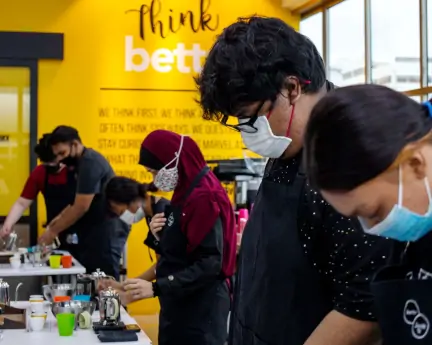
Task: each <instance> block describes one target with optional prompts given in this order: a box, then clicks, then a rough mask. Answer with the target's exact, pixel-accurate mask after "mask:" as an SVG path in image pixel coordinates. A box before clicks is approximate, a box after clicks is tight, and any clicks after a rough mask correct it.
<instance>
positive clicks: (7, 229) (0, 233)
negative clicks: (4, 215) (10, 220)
mask: <svg viewBox="0 0 432 345" xmlns="http://www.w3.org/2000/svg"><path fill="white" fill-rule="evenodd" d="M12 228H13V226H12V225H9V224H7V223H4V224H3V226H2V228H1V230H0V237H6V236H9V235H10V233H11V232H12Z"/></svg>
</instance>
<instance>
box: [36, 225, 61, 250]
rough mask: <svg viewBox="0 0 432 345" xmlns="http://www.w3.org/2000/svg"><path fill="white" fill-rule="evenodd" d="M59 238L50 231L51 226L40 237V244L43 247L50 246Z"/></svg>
mask: <svg viewBox="0 0 432 345" xmlns="http://www.w3.org/2000/svg"><path fill="white" fill-rule="evenodd" d="M56 237H57V234H55V233H54V232H53V231H51V230H50V228H49V226H48V227H47V229H46V230H45V232H44V233H43V234H42V235H41V236H40V237H39V239H38V243H39V244H41V245H46V246H49V245H51V244H52V243H53V242H54V239H55V238H56Z"/></svg>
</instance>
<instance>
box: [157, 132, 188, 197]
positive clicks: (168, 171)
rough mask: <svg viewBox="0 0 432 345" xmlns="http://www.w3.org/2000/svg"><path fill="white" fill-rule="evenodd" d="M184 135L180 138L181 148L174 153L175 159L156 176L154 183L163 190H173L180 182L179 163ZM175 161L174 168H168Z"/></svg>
mask: <svg viewBox="0 0 432 345" xmlns="http://www.w3.org/2000/svg"><path fill="white" fill-rule="evenodd" d="M183 141H184V136H183V135H182V136H181V139H180V148H179V150H178V151H177V152H175V153H174V156H175V157H174V159H173V160H172V161H170V162H169V163H168V164H167V165H165V166H164V167H163V168H162V169H161V170H159V171H158V173H157V174H156V176H155V177H154V181H153V183H154V185H155V186H156V188H158V189H159V190H161V191H163V192H172V191H173V190H174V189H175V188H176V187H177V183H178V179H179V176H178V168H177V167H178V163H179V161H180V152H181V150H182V148H183ZM174 162H175V166H174V167H172V168H168V167H169V166H170V165H171V164H173V163H174Z"/></svg>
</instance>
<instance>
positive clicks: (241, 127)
mask: <svg viewBox="0 0 432 345" xmlns="http://www.w3.org/2000/svg"><path fill="white" fill-rule="evenodd" d="M264 103H265V101H263V102H262V103H261V104H260V106H259V107H258V109H257V110H256V112H255V114H254V115H252V116H250V117H242V116H239V117H237V119H238V121H241V120H246V119H249V120H248V121H246V122H243V123H239V124H236V125H231V124H229V123H227V122H228V120H229V118H230V116H229V115H224V116H223V117H222V120H221V124H222V125H224V126H225V127H228V128H231V129H234V130H235V131H237V132H243V133H252V134H253V133H256V132H258V128H256V127H255V126H254V125H255V122H256V120H257V119H258V116H259V111H260V110H261V108H262V107H263V105H264Z"/></svg>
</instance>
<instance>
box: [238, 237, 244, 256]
mask: <svg viewBox="0 0 432 345" xmlns="http://www.w3.org/2000/svg"><path fill="white" fill-rule="evenodd" d="M242 235H243V234H237V254H238V253H239V251H240V246H241V240H242Z"/></svg>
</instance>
